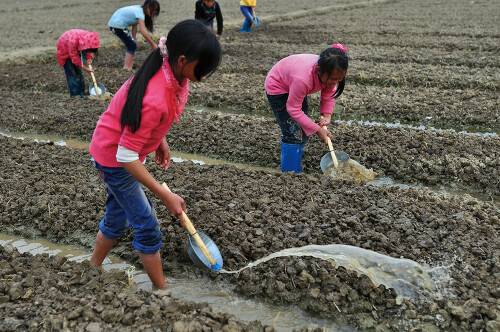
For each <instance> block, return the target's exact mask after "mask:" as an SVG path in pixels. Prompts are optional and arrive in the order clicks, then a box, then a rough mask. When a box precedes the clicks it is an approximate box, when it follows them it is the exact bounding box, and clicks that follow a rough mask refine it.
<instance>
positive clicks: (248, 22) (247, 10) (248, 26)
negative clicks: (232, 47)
mask: <svg viewBox="0 0 500 332" xmlns="http://www.w3.org/2000/svg"><path fill="white" fill-rule="evenodd" d="M240 10H241V13H242V14H243V16H245V21H244V22H243V26H242V27H241V32H250V31H252V23H253V15H252V14H253V11H252V7H249V6H240Z"/></svg>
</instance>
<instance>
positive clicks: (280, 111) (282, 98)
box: [266, 92, 309, 144]
mask: <svg viewBox="0 0 500 332" xmlns="http://www.w3.org/2000/svg"><path fill="white" fill-rule="evenodd" d="M266 95H267V100H268V101H269V105H270V106H271V109H272V110H273V114H274V117H275V118H276V122H277V123H278V125H279V126H280V128H281V134H282V135H283V136H282V138H281V141H282V142H283V143H287V144H305V143H306V142H307V140H308V138H309V137H308V136H307V135H306V134H305V133H304V131H303V130H302V127H301V126H300V125H299V123H298V122H297V121H295V119H294V118H292V117H291V116H290V114H289V113H288V111H287V110H286V103H287V101H288V93H285V94H281V95H270V94H268V93H267V92H266ZM302 111H303V112H304V114H305V115H309V103H308V101H307V96H306V97H305V98H304V100H303V101H302Z"/></svg>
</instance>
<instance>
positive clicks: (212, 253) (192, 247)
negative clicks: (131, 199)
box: [162, 182, 222, 271]
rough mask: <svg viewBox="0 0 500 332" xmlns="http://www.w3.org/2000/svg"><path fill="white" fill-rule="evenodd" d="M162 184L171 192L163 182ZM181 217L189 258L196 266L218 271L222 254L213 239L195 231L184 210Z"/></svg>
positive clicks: (220, 267) (220, 266)
mask: <svg viewBox="0 0 500 332" xmlns="http://www.w3.org/2000/svg"><path fill="white" fill-rule="evenodd" d="M162 186H163V188H165V189H167V190H168V191H169V192H171V191H170V188H169V187H168V186H167V184H166V183H165V182H163V184H162ZM182 219H183V220H184V224H185V225H186V229H187V230H188V233H189V243H188V255H189V258H191V260H192V261H193V263H194V264H195V265H196V266H198V267H208V268H210V269H212V270H214V271H220V270H221V269H222V256H221V254H220V251H219V249H218V248H217V246H216V245H215V243H214V241H212V239H210V238H209V237H208V236H207V235H205V234H203V233H202V232H197V231H196V229H195V228H194V226H193V224H192V223H191V220H189V218H188V216H187V214H186V213H185V212H184V211H182Z"/></svg>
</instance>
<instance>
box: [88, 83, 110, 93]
mask: <svg viewBox="0 0 500 332" xmlns="http://www.w3.org/2000/svg"><path fill="white" fill-rule="evenodd" d="M96 84H97V92H96V91H95V86H94V83H90V86H89V94H90V95H94V96H99V95H102V94H103V93H104V92H106V88H105V87H104V85H103V84H102V83H99V82H97V83H96Z"/></svg>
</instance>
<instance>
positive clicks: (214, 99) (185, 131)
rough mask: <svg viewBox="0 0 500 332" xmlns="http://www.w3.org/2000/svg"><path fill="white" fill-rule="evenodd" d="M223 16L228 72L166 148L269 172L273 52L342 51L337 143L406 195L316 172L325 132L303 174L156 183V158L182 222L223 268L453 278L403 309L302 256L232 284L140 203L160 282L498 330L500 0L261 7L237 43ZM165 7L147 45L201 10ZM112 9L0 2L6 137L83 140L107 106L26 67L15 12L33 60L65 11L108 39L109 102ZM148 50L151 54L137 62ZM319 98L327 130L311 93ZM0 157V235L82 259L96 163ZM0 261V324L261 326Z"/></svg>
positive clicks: (302, 263) (343, 319) (183, 169)
mask: <svg viewBox="0 0 500 332" xmlns="http://www.w3.org/2000/svg"><path fill="white" fill-rule="evenodd" d="M219 2H220V3H221V5H222V6H223V10H224V11H223V13H224V18H225V21H226V22H227V23H228V24H227V28H226V29H225V31H224V34H223V38H222V39H221V44H222V47H223V51H224V59H223V63H222V65H221V67H220V68H219V70H218V71H217V72H216V73H215V74H214V75H213V76H212V77H210V78H208V79H207V80H206V81H205V82H203V83H199V84H192V85H191V96H190V101H189V108H188V109H187V110H186V111H185V112H184V114H183V115H182V118H181V123H180V124H179V125H174V126H173V128H172V130H171V131H170V132H169V134H168V136H167V139H168V141H169V144H170V147H171V148H172V150H175V151H179V152H187V153H195V154H199V155H203V156H209V157H214V158H217V159H222V160H228V161H232V162H238V163H244V164H249V165H254V166H265V167H270V168H274V169H276V170H277V169H279V162H280V151H279V139H280V132H279V128H278V126H277V125H276V123H275V122H274V119H273V118H271V117H269V114H270V110H269V107H268V105H267V101H266V98H265V92H264V89H263V82H264V79H265V76H266V74H267V72H268V71H269V69H270V68H271V67H272V65H273V64H274V63H275V62H276V61H278V60H279V59H281V58H282V57H284V56H287V55H290V54H294V53H319V52H320V51H321V50H322V49H324V48H326V47H327V46H328V45H329V44H332V43H334V42H342V43H344V44H346V46H347V49H348V51H349V56H350V68H349V71H348V74H347V83H346V88H345V90H344V94H343V95H342V97H341V98H340V99H339V100H338V101H337V107H336V110H335V112H336V113H335V116H336V119H338V120H356V121H351V122H347V121H346V122H339V123H337V124H336V125H335V126H334V127H333V128H332V129H331V131H332V133H333V136H334V139H333V142H334V146H335V147H336V148H337V149H340V150H344V151H346V152H348V153H349V154H350V156H351V157H352V158H354V159H356V160H357V161H358V162H360V163H362V164H364V165H365V166H367V167H369V168H372V169H373V170H374V171H375V172H377V173H378V174H379V176H380V177H385V178H390V179H392V180H393V181H395V182H398V183H402V184H406V185H408V186H409V187H408V186H405V187H396V186H380V185H379V186H375V185H371V184H356V183H355V182H354V181H346V180H344V181H340V180H335V179H332V178H328V177H325V176H324V175H323V174H322V173H321V169H320V167H319V160H320V159H321V156H322V155H323V154H324V153H325V152H326V151H327V147H325V146H324V144H322V143H321V142H320V141H319V140H318V139H317V138H316V137H312V139H311V140H310V141H309V143H308V145H307V148H306V152H305V156H304V160H303V167H304V174H301V175H294V174H281V173H279V172H269V171H256V170H248V169H240V168H236V167H234V166H230V165H202V166H200V165H196V164H194V163H191V162H183V163H173V164H172V166H171V167H170V168H169V169H168V171H167V172H163V171H160V170H157V169H156V168H155V166H154V165H153V163H147V166H148V168H149V170H150V171H151V172H152V174H153V175H154V177H155V178H156V179H157V180H158V181H165V182H167V183H168V184H169V186H170V187H171V188H172V190H174V191H175V192H176V193H178V194H179V195H181V196H182V197H184V199H185V200H186V203H187V208H188V214H189V216H190V218H191V219H192V220H193V221H194V222H195V223H196V224H197V225H198V228H199V229H200V230H202V231H203V232H204V233H206V234H207V235H209V236H210V237H211V238H212V239H213V240H214V241H215V243H217V245H218V247H219V249H220V250H221V253H222V256H223V258H224V268H226V269H228V270H236V269H239V268H241V267H243V266H245V265H247V264H248V263H249V262H252V261H255V260H256V259H259V258H261V257H264V256H267V255H269V254H271V253H273V252H276V251H278V250H281V249H285V248H289V247H300V246H303V245H307V244H319V245H326V244H332V243H338V244H347V245H353V246H358V247H361V248H364V249H370V250H373V251H376V252H378V253H382V254H385V255H389V256H391V257H395V258H400V257H404V258H408V259H412V260H414V261H416V262H418V263H420V264H422V265H425V266H426V267H427V268H429V269H430V271H432V268H437V267H443V266H444V267H446V271H447V276H448V277H449V279H447V280H444V279H440V280H439V281H436V285H435V287H436V288H435V290H434V291H433V294H432V295H427V296H426V297H425V298H420V299H419V300H418V301H415V302H414V303H412V302H410V301H408V300H405V301H404V302H403V303H402V304H401V305H398V304H396V301H395V299H396V294H395V292H394V291H393V290H391V289H385V288H384V287H383V286H380V287H375V286H374V285H373V284H372V283H371V282H370V280H369V279H368V278H367V277H366V276H358V275H357V274H356V273H353V272H350V271H347V270H346V269H344V268H338V269H337V268H334V267H332V266H331V264H330V263H328V262H325V261H321V260H318V259H313V258H280V259H275V260H272V261H270V262H268V263H264V264H262V265H259V266H257V267H255V268H252V269H249V270H245V271H243V272H242V273H240V274H236V275H222V274H221V275H219V274H216V273H212V272H209V271H208V270H200V269H197V268H196V267H194V266H193V264H192V263H191V261H190V260H189V257H188V256H187V254H186V252H185V240H186V234H185V230H184V229H182V228H181V227H180V225H179V222H178V220H176V218H173V217H171V216H170V215H169V213H168V211H167V210H166V208H164V207H163V206H161V205H160V202H159V201H158V200H156V199H155V198H153V197H152V196H151V195H150V197H151V198H152V200H153V203H154V204H155V207H156V208H157V211H158V215H159V216H161V217H160V219H161V227H162V231H163V233H164V238H163V242H164V245H163V247H162V248H161V255H162V257H163V261H164V269H165V273H166V274H167V275H169V276H183V275H193V274H194V275H198V276H200V277H206V276H209V277H210V278H212V279H214V280H215V281H216V282H217V281H220V282H229V283H231V284H232V285H234V288H235V290H236V291H237V292H238V293H240V294H242V295H243V296H246V297H249V298H253V297H255V298H261V299H264V300H265V301H268V302H270V303H284V304H290V305H294V306H298V307H300V308H302V309H304V310H306V311H308V312H311V313H315V314H318V315H320V316H324V317H328V318H331V319H333V320H335V321H337V322H338V323H340V324H348V325H352V326H356V327H357V328H359V329H360V330H367V331H372V330H373V331H381V330H382V331H383V330H394V331H401V330H416V331H433V330H436V331H437V330H446V331H456V330H460V331H480V330H482V331H498V330H500V304H499V303H500V302H499V301H500V283H499V282H498V280H499V279H500V268H499V266H500V250H499V242H500V241H499V234H498V232H499V228H500V218H499V216H500V208H499V198H500V138H499V137H498V135H491V134H492V133H498V132H499V131H500V112H499V109H500V107H499V98H498V93H499V83H500V71H499V66H500V56H499V55H498V54H499V53H500V46H499V45H500V42H499V41H500V34H499V31H498V24H495V22H496V23H498V15H497V14H496V13H498V12H499V10H500V6H499V3H498V2H495V1H474V2H466V3H464V2H463V1H458V0H457V1H443V0H441V1H437V0H436V1H431V0H426V1H421V2H419V3H418V6H417V5H416V4H415V2H414V1H409V0H407V1H376V2H361V1H341V2H336V5H335V6H337V7H335V8H333V7H332V6H333V5H332V4H331V2H329V1H320V0H314V1H308V2H307V5H306V4H305V3H304V2H299V1H295V0H294V1H289V0H288V1H281V0H280V1H273V2H271V1H265V0H259V1H258V8H257V9H258V13H259V15H261V21H262V24H261V26H259V27H256V28H255V30H254V31H253V32H252V33H251V34H246V35H241V33H240V32H239V31H238V29H237V26H236V23H238V22H239V21H240V17H239V15H240V14H239V12H238V9H237V7H236V8H233V7H232V5H230V1H222V0H221V1H219ZM26 3H30V2H29V1H28V2H26ZM160 3H161V5H162V11H163V10H164V12H163V13H164V14H165V16H164V17H159V19H158V22H157V27H158V32H157V34H161V33H162V32H165V33H166V32H167V31H168V28H169V27H171V26H172V25H173V24H175V23H176V22H178V21H179V20H181V19H184V18H190V17H191V12H192V11H194V9H192V8H191V7H185V6H181V5H173V2H169V1H161V2H160ZM121 5H122V4H121V2H120V4H119V2H118V1H108V2H106V4H101V3H92V4H90V5H89V8H88V10H83V8H82V7H81V6H80V5H73V4H72V2H70V1H63V0H58V1H54V2H53V4H52V2H51V5H48V4H46V3H44V4H41V3H40V4H39V2H34V1H33V2H32V5H26V6H25V7H21V8H18V7H15V6H13V5H11V4H2V5H0V18H1V21H2V22H11V21H12V24H10V25H9V27H6V26H5V27H4V26H2V27H3V28H4V29H3V34H4V35H3V37H2V39H1V42H0V48H1V49H2V54H1V55H2V59H3V60H2V62H1V63H0V98H1V102H0V129H1V130H3V131H8V132H18V133H37V134H41V135H57V136H60V137H63V138H72V139H79V140H82V141H89V140H90V138H91V136H92V132H93V129H94V127H95V123H96V121H97V119H98V118H99V116H100V114H102V112H103V111H104V110H105V109H106V107H107V104H108V102H106V101H97V100H90V99H89V98H86V99H83V100H82V99H70V98H69V96H68V93H67V86H66V82H65V77H64V72H63V70H62V68H59V66H58V64H57V61H56V59H55V54H54V52H50V51H47V52H40V53H35V52H34V51H33V52H32V50H31V49H30V48H29V47H26V43H25V42H20V39H18V38H12V37H9V38H4V37H5V36H12V34H10V33H9V31H11V30H10V29H14V28H15V24H19V23H15V22H18V21H19V20H18V19H17V18H18V17H23V18H25V20H26V21H25V22H29V20H33V22H34V23H36V24H41V25H40V26H41V27H40V31H42V30H43V32H39V37H40V38H35V40H34V41H33V45H32V49H33V50H45V49H47V48H50V47H53V48H54V45H55V42H56V41H57V38H58V37H59V35H60V34H61V33H62V32H64V31H65V30H66V29H68V28H73V27H76V26H75V22H76V18H75V16H74V15H73V16H71V15H69V14H68V13H75V12H78V11H80V12H85V14H81V15H80V19H81V20H80V21H78V22H80V25H79V26H78V27H80V28H85V29H89V30H90V29H96V30H98V31H99V33H100V35H101V36H102V40H103V48H102V50H101V51H100V55H99V59H98V60H97V61H96V62H95V65H94V67H95V68H96V77H97V79H98V80H99V81H100V82H102V83H103V84H104V85H105V86H106V87H107V89H108V91H110V92H111V93H113V92H114V91H116V90H117V89H118V88H119V87H120V86H121V84H122V83H123V82H124V81H125V80H126V79H127V78H128V76H127V73H125V72H123V70H122V69H121V67H122V65H123V53H124V52H123V49H122V48H121V46H120V45H118V43H117V42H116V41H115V40H114V39H113V38H110V37H113V36H112V35H110V33H108V32H109V31H107V30H106V25H105V23H106V22H107V19H108V16H109V15H108V13H107V12H111V13H112V11H113V10H114V9H113V8H115V7H119V6H121ZM193 7H194V6H193ZM226 8H227V9H226ZM284 8H286V10H285V9H284ZM313 8H319V9H318V10H313ZM49 14H50V15H49ZM51 15H53V16H51ZM50 17H58V18H59V19H60V21H58V20H49V18H50ZM4 18H5V20H4ZM37 20H38V21H37ZM40 20H45V21H47V22H40ZM96 22H99V23H96ZM34 23H33V24H34ZM2 24H4V23H2ZM12 25H13V26H12ZM42 27H43V28H42ZM18 29H21V30H16V31H18V32H23V30H22V29H26V26H23V27H18ZM24 33H25V34H28V31H27V30H26V31H25V32H24ZM148 52H149V51H148V50H147V48H146V47H145V45H142V47H141V48H140V49H139V51H138V52H137V56H136V58H135V64H136V65H139V64H140V63H141V62H142V61H143V60H144V59H145V57H146V56H147V55H148ZM20 55H23V57H20ZM24 56H25V57H24ZM12 58H15V59H14V60H8V59H12ZM85 79H86V81H87V82H89V81H90V80H89V79H90V78H89V77H88V76H86V77H85ZM310 104H311V108H312V110H313V116H315V117H317V116H319V115H318V114H317V104H318V96H313V98H311V100H310ZM202 109H204V111H200V110H202ZM213 109H215V110H216V111H213ZM314 112H315V113H314ZM357 120H363V121H370V123H367V122H363V123H358V122H357ZM371 122H379V123H391V124H393V123H401V124H403V126H390V125H373V124H371ZM408 125H410V126H408ZM432 128H440V129H451V130H435V129H432ZM464 130H465V131H467V132H468V133H462V132H461V131H464ZM475 133H479V134H475ZM0 144H1V146H2V151H1V161H0V169H1V172H2V176H1V178H0V189H1V190H0V232H2V233H8V234H9V233H10V234H17V235H22V236H25V237H29V238H35V237H46V238H48V239H50V240H51V241H54V242H57V243H68V244H75V245H78V246H81V247H84V248H88V249H91V248H92V247H93V241H94V237H95V233H96V231H97V224H98V221H99V220H100V219H101V218H102V216H103V215H104V201H105V198H106V194H105V190H104V187H103V184H102V182H101V181H100V179H99V177H98V176H97V173H96V172H95V170H94V169H93V167H92V165H91V163H90V161H89V158H90V156H89V154H88V152H87V151H85V150H84V149H74V148H68V147H61V146H57V145H54V144H52V143H41V144H40V143H35V142H31V141H28V140H25V141H21V140H17V139H13V138H9V137H0ZM436 189H438V190H444V191H447V192H453V193H460V194H447V193H436V191H435V190H436ZM132 238H133V234H129V235H128V236H127V237H126V238H124V239H123V240H121V241H119V243H118V245H117V247H116V248H115V249H114V250H113V253H115V254H116V255H118V256H119V257H121V258H124V259H127V260H129V261H131V262H134V263H135V264H137V266H140V263H139V262H138V257H137V255H136V253H135V252H134V251H133V250H132V247H131V240H132ZM0 258H1V261H0V280H2V282H1V283H0V330H51V329H52V330H85V329H86V330H87V331H100V330H103V331H104V330H106V331H107V330H138V329H142V330H150V329H152V328H153V327H154V328H159V329H161V330H168V329H172V330H174V331H183V330H188V329H191V330H193V331H201V330H203V331H207V330H210V329H211V330H214V331H218V330H224V331H239V330H244V331H247V330H255V331H264V330H271V329H272V327H270V326H267V327H266V326H263V325H262V324H260V323H259V322H255V323H251V324H247V323H243V322H241V321H239V320H238V317H234V316H231V315H230V314H227V313H214V312H212V311H211V309H210V307H209V306H200V305H196V304H191V303H183V302H180V301H177V300H175V299H173V298H172V297H171V296H170V295H169V294H168V293H156V294H151V293H147V292H144V291H137V290H136V289H135V288H134V286H133V285H128V286H127V287H123V285H124V284H127V280H126V276H125V275H124V274H123V273H122V274H120V273H103V272H101V271H99V269H96V268H92V267H91V266H89V264H87V263H72V262H65V261H64V260H60V259H53V258H48V257H31V256H29V255H25V254H22V255H21V254H19V253H17V252H15V251H13V250H11V249H2V248H0ZM32 271H36V272H35V273H33V272H32ZM431 276H432V274H431ZM68 307H70V308H72V310H71V311H68V310H67V309H66V308H68Z"/></svg>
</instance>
